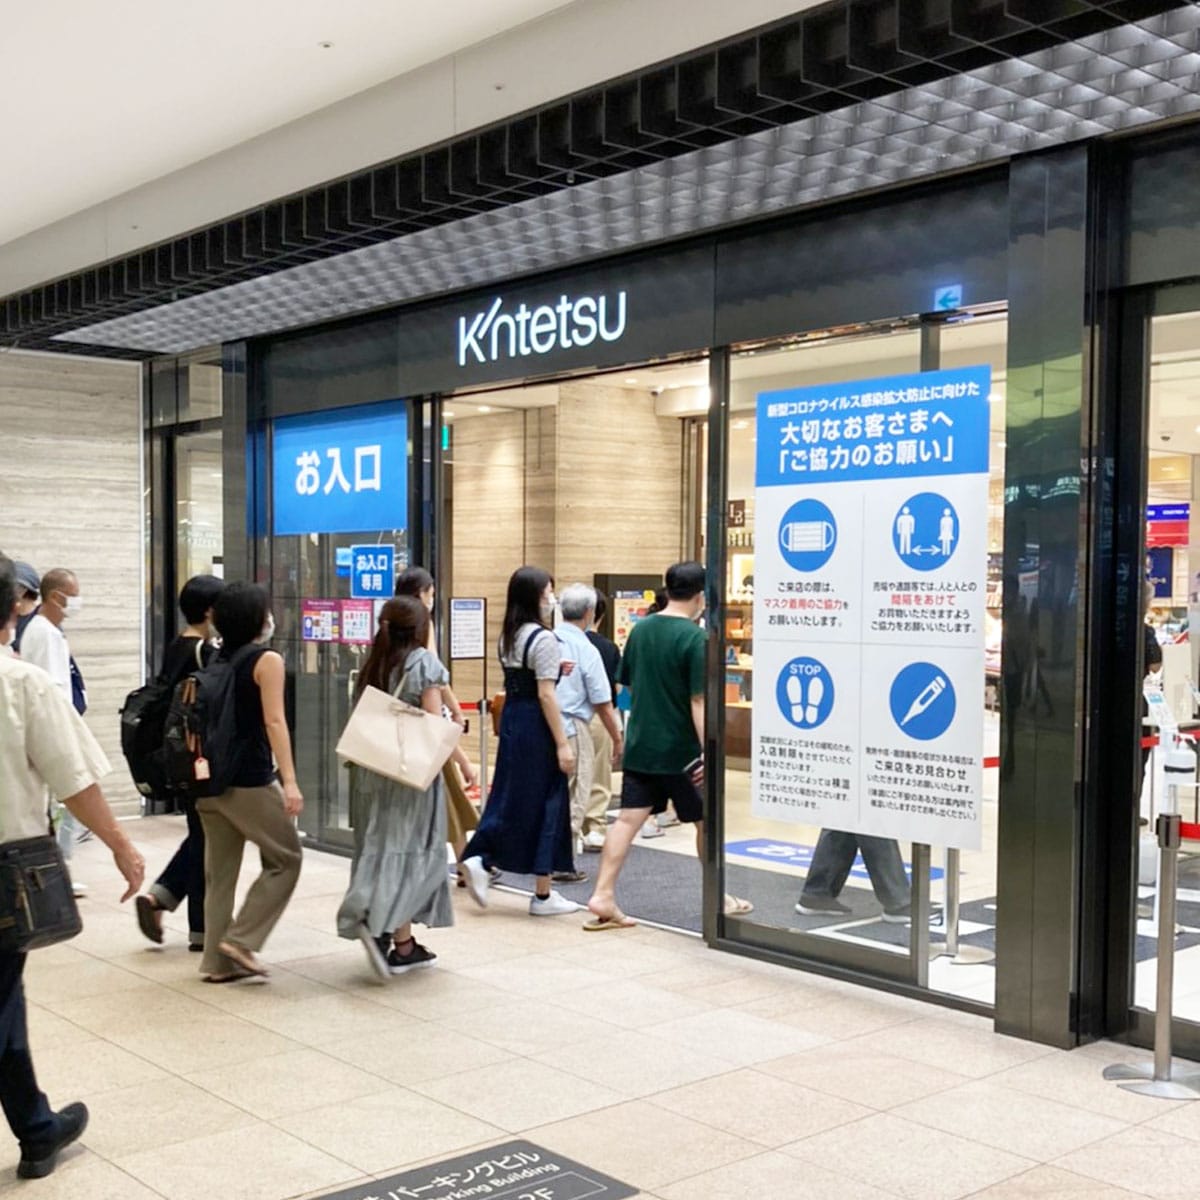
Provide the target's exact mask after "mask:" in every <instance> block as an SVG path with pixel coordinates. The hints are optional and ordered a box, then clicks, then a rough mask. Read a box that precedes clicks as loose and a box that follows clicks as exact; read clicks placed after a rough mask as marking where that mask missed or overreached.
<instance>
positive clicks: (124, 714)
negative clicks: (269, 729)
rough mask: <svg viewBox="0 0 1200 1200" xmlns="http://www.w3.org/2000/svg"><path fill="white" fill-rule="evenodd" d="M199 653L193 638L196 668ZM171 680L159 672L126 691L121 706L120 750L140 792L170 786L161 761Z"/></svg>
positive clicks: (159, 793) (200, 649)
mask: <svg viewBox="0 0 1200 1200" xmlns="http://www.w3.org/2000/svg"><path fill="white" fill-rule="evenodd" d="M203 655H204V643H203V642H202V641H197V643H196V666H197V668H199V667H202V666H203V665H204V658H203ZM175 683H176V681H175V680H174V679H167V678H166V677H165V676H163V675H159V676H158V677H157V678H156V679H152V680H151V681H150V682H149V683H146V684H143V685H142V686H141V687H140V688H135V689H134V690H133V691H132V692H130V693H129V695H128V696H126V697H125V703H124V704H123V705H122V706H121V753H122V754H124V755H125V761H126V762H127V763H128V764H129V773H130V775H132V776H133V782H134V785H135V786H136V787H137V790H138V791H139V792H141V794H142V795H143V796H164V795H166V794H167V793H168V792H170V791H171V790H172V788H171V787H170V784H169V782H168V780H167V773H166V768H165V766H164V764H163V736H164V734H165V732H166V723H167V711H168V709H170V707H171V697H172V696H173V695H174V693H175Z"/></svg>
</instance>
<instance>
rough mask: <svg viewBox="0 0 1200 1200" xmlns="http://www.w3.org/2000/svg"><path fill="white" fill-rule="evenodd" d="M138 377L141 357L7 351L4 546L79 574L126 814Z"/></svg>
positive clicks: (91, 671) (89, 664)
mask: <svg viewBox="0 0 1200 1200" xmlns="http://www.w3.org/2000/svg"><path fill="white" fill-rule="evenodd" d="M140 380H141V368H140V367H139V366H138V365H137V364H135V363H124V362H104V361H100V360H93V359H80V358H67V357H59V356H56V355H44V354H25V353H17V352H8V353H3V352H0V431H2V433H0V548H3V550H4V552H5V553H6V554H8V555H10V556H11V557H14V558H23V559H26V560H27V561H29V562H31V563H33V564H34V566H35V567H36V568H37V569H38V570H39V571H41V572H45V571H47V570H49V569H50V568H52V567H60V566H61V567H69V568H70V569H71V570H73V571H75V573H76V574H77V575H78V576H79V582H80V591H81V595H82V596H83V598H84V608H83V611H82V612H81V613H80V614H79V616H78V617H76V618H73V619H72V621H71V624H70V626H69V629H68V637H69V638H70V642H71V648H72V652H73V653H74V655H75V658H76V660H77V661H78V663H79V666H80V669H81V670H82V671H83V674H84V677H85V679H86V681H87V685H88V696H89V702H90V710H89V712H88V715H87V721H88V724H89V725H90V726H91V728H92V730H93V732H94V733H95V734H96V736H97V738H99V740H100V743H101V745H102V746H103V747H104V749H105V751H106V752H107V754H108V757H109V759H110V760H111V761H112V765H113V771H112V774H111V775H110V776H109V777H108V778H107V779H106V780H105V782H104V786H105V791H106V793H107V794H108V796H109V798H110V799H111V800H112V801H113V802H114V804H115V805H117V806H118V807H119V809H121V810H122V811H126V812H132V811H137V807H138V805H137V799H136V792H135V791H134V788H133V785H132V784H131V783H130V781H129V776H128V772H127V770H126V768H125V760H124V759H123V758H122V757H121V752H120V738H119V735H118V723H117V711H118V709H119V708H120V706H121V703H122V701H123V700H124V698H125V695H126V693H128V692H129V691H130V690H131V689H132V688H134V687H136V686H138V684H139V683H140V682H141V657H142V655H141V649H142V633H141V628H142V609H143V598H142V590H141V589H142V584H141V569H142V500H141V477H140V465H141V440H140V439H141V424H142V421H141V399H140Z"/></svg>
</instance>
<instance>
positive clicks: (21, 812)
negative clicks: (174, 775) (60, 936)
mask: <svg viewBox="0 0 1200 1200" xmlns="http://www.w3.org/2000/svg"><path fill="white" fill-rule="evenodd" d="M16 590H17V583H16V576H15V574H14V573H13V568H12V563H11V562H10V561H9V560H8V559H7V558H5V557H4V556H3V555H0V845H3V844H4V843H6V842H14V841H21V840H23V839H25V838H30V837H38V836H41V835H43V834H44V833H45V832H46V788H47V786H48V787H50V788H51V789H52V790H53V791H54V793H55V795H57V796H60V797H62V800H63V803H64V804H65V805H66V806H67V807H68V808H69V809H70V810H71V811H72V812H73V813H74V814H75V815H76V816H77V817H78V818H79V819H80V820H81V821H82V822H83V823H84V824H85V825H87V826H88V827H89V828H90V829H92V830H93V831H94V832H95V834H96V836H97V837H98V838H99V839H100V840H101V841H102V842H103V843H104V844H105V845H106V846H107V847H108V848H109V849H110V850H111V851H112V854H113V861H114V862H115V863H116V866H117V869H118V870H119V871H120V872H121V874H122V875H123V876H124V877H125V881H126V883H127V884H128V885H129V886H128V888H127V889H126V892H125V895H124V896H122V897H121V899H122V901H125V900H128V899H129V898H130V896H133V895H135V894H136V893H137V891H138V889H139V888H141V886H142V881H143V878H144V876H145V869H146V868H145V863H144V861H143V860H142V856H141V855H140V854H139V853H138V851H137V850H135V849H134V847H133V845H132V843H131V842H130V841H129V839H128V838H127V837H126V836H125V834H124V832H123V831H122V830H121V828H120V826H119V825H118V824H117V821H116V818H115V817H114V816H113V814H112V810H111V809H110V808H109V807H108V802H107V801H106V800H105V799H104V794H103V792H101V790H100V785H99V782H98V780H99V779H100V777H101V776H102V775H104V774H105V773H107V771H108V769H109V767H108V763H107V761H106V760H105V757H104V753H103V751H102V750H101V749H100V747H99V746H98V745H97V744H96V741H95V739H94V738H93V737H92V735H91V734H90V733H89V732H88V729H87V726H85V725H84V723H83V721H82V720H81V719H80V717H79V714H78V713H77V712H76V711H75V709H74V708H73V707H72V705H71V702H70V699H69V697H68V696H64V695H63V694H62V692H61V691H60V690H59V689H58V688H56V687H55V686H54V685H53V684H52V683H51V682H50V680H49V679H48V678H47V677H46V674H45V673H44V672H43V671H42V670H40V669H39V668H38V667H35V666H32V665H30V664H29V663H27V662H24V661H22V660H20V659H17V658H15V657H14V656H13V654H12V651H11V650H10V649H9V646H8V643H9V640H10V639H11V637H12V630H13V625H14V623H15V616H16V611H15V604H16ZM0 915H2V914H0ZM24 966H25V955H24V954H18V953H15V952H13V951H5V950H0V1107H3V1109H4V1115H5V1117H7V1118H8V1123H9V1125H10V1126H11V1128H12V1131H13V1133H14V1134H15V1135H16V1137H17V1140H18V1141H19V1142H20V1145H21V1161H20V1165H19V1166H18V1167H17V1175H18V1176H19V1177H20V1178H22V1179H40V1178H42V1177H43V1176H46V1175H49V1174H50V1173H51V1171H53V1170H54V1168H55V1166H56V1165H57V1163H58V1156H59V1153H60V1152H61V1151H62V1149H63V1148H64V1147H65V1146H67V1145H69V1144H70V1143H71V1142H73V1141H75V1139H76V1138H78V1137H79V1136H80V1134H82V1133H83V1131H84V1128H85V1127H86V1125H87V1117H88V1113H87V1108H86V1107H85V1106H84V1105H82V1104H78V1103H77V1104H69V1105H67V1107H66V1108H63V1109H61V1110H60V1111H58V1112H54V1111H52V1110H51V1108H50V1105H49V1103H48V1102H47V1100H46V1097H45V1095H44V1094H43V1093H42V1091H41V1090H40V1089H39V1088H38V1085H37V1076H36V1075H35V1073H34V1069H33V1059H32V1057H31V1055H30V1050H29V1033H28V1027H27V1023H26V1014H25V992H24V989H23V987H22V985H21V973H22V971H23V969H24Z"/></svg>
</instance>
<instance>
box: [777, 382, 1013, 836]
mask: <svg viewBox="0 0 1200 1200" xmlns="http://www.w3.org/2000/svg"><path fill="white" fill-rule="evenodd" d="M990 390H991V371H990V368H988V367H986V366H979V367H967V368H963V369H960V370H951V371H927V372H922V373H920V374H917V375H904V376H892V377H889V378H883V379H872V380H864V381H861V382H857V383H843V384H831V385H828V386H821V387H807V388H796V389H792V390H788V391H777V392H764V393H762V394H760V395H759V397H758V411H757V438H758V441H757V462H756V472H755V474H756V479H755V483H756V499H755V514H756V515H755V523H756V526H757V538H756V541H757V551H756V556H755V576H756V578H755V597H754V675H755V680H756V685H757V686H756V699H755V704H754V811H755V813H756V814H757V815H759V816H763V817H768V818H771V819H773V820H786V821H795V822H799V823H803V824H807V825H819V826H823V827H827V828H831V829H844V830H851V831H853V832H858V833H869V834H878V835H882V836H888V837H895V838H900V839H904V840H910V841H914V842H924V843H929V844H932V845H940V846H951V847H957V848H960V849H976V848H978V846H979V844H980V837H981V830H982V823H981V815H982V814H981V787H982V767H983V757H982V756H983V708H984V616H985V611H984V610H985V601H986V590H987V586H986V584H987V516H988V432H989V399H988V397H989V393H990Z"/></svg>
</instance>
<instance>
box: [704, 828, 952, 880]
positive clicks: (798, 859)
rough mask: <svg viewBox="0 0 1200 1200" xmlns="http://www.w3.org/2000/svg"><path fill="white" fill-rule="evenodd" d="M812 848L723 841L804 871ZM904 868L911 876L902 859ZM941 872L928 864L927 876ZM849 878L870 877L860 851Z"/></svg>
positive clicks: (730, 848) (747, 854)
mask: <svg viewBox="0 0 1200 1200" xmlns="http://www.w3.org/2000/svg"><path fill="white" fill-rule="evenodd" d="M814 850H815V847H814V846H805V845H802V844H801V843H799V842H782V841H779V840H778V839H774V838H772V839H768V838H748V839H747V840H745V841H741V842H726V843H725V853H726V854H727V855H728V854H735V855H737V856H738V857H739V858H748V859H751V860H752V861H754V862H760V863H764V864H766V865H768V866H782V867H795V868H797V869H798V870H801V871H807V870H808V868H809V867H811V866H812V860H813V851H814ZM904 870H905V871H906V872H907V873H908V875H909V876H911V875H912V864H911V863H905V864H904ZM944 875H945V872H944V871H943V870H942V868H941V867H932V866H931V867H930V868H929V878H930V879H935V880H936V879H941V878H943V876H944ZM850 878H851V879H862V880H864V881H866V882H867V883H869V882H870V881H871V875H870V872H868V870H867V866H866V863H864V862H863V860H862V855H861V854H857V855H855V857H854V863H853V865H852V866H851V868H850Z"/></svg>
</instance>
